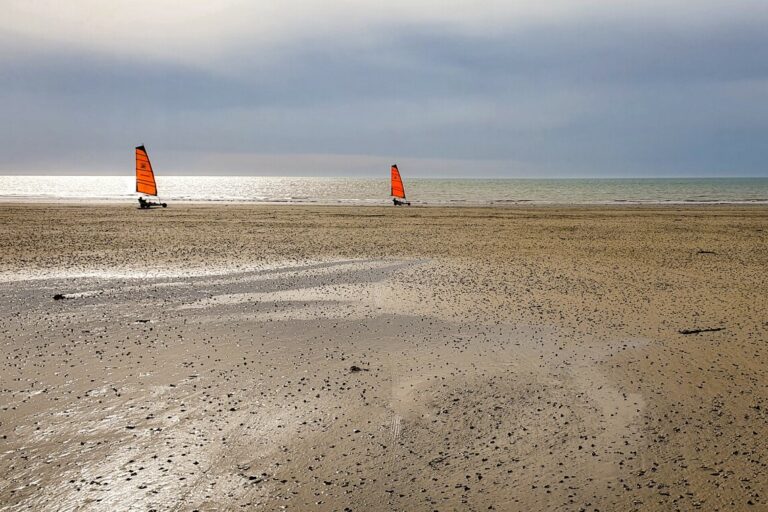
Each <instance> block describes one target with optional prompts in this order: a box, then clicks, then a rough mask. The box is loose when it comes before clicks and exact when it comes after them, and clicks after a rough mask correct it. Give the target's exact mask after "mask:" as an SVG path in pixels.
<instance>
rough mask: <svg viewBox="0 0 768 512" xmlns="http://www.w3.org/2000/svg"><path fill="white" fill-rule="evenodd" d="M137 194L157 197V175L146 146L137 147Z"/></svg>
mask: <svg viewBox="0 0 768 512" xmlns="http://www.w3.org/2000/svg"><path fill="white" fill-rule="evenodd" d="M136 192H138V193H140V194H147V195H150V196H156V195H157V184H156V183H155V173H154V172H152V164H151V163H150V162H149V156H148V155H147V150H146V149H144V146H137V147H136Z"/></svg>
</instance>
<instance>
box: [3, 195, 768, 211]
mask: <svg viewBox="0 0 768 512" xmlns="http://www.w3.org/2000/svg"><path fill="white" fill-rule="evenodd" d="M137 197H138V196H137ZM137 197H134V198H131V199H100V198H95V199H89V198H58V199H52V198H30V197H19V198H15V197H0V205H22V206H24V205H28V206H40V205H42V206H45V205H50V206H63V205H72V206H129V205H134V204H135V203H136V200H137ZM163 200H164V201H165V202H168V203H169V207H171V206H172V205H174V204H175V205H178V206H206V205H207V206H214V207H215V206H227V205H233V206H254V207H259V206H296V207H313V206H327V207H340V208H345V207H348V208H387V207H392V204H391V201H381V202H372V201H368V202H366V201H362V200H360V201H359V202H356V201H357V200H350V201H343V202H322V201H317V202H312V201H245V200H230V199H221V200H215V199H212V200H206V201H198V200H180V199H165V198H164V199H163ZM624 206H627V207H638V208H639V207H647V208H663V207H686V206H690V207H707V206H713V207H742V206H744V207H749V206H754V207H768V200H747V201H717V200H712V201H671V200H670V201H656V200H647V201H645V200H642V201H641V200H637V201H635V200H616V201H602V202H571V203H565V202H555V201H535V200H519V201H515V200H497V201H492V202H486V203H472V202H464V201H453V202H433V203H427V202H424V203H418V202H413V204H412V205H411V206H402V207H399V208H401V209H407V208H592V207H594V208H602V207H605V208H610V207H617V208H620V207H624Z"/></svg>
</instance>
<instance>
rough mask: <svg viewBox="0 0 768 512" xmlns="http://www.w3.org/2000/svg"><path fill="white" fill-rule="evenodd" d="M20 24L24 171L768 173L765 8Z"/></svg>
mask: <svg viewBox="0 0 768 512" xmlns="http://www.w3.org/2000/svg"><path fill="white" fill-rule="evenodd" d="M2 11H3V15H2V17H0V112H1V113H2V123H0V154H2V160H0V162H1V163H0V173H4V174H28V173H38V174H52V173H58V174H130V173H131V172H132V170H133V169H132V165H133V146H135V145H138V144H141V143H144V144H146V146H147V148H148V150H149V151H150V156H151V157H152V159H153V163H154V164H155V167H156V170H157V171H158V172H161V173H164V174H224V175H235V174H254V175H304V176H312V175H325V176H339V175H365V176H367V175H380V174H382V172H383V173H386V172H387V170H388V164H390V163H391V162H398V163H400V165H401V169H407V172H408V174H409V175H410V176H460V175H461V176H468V177H472V176H509V177H547V176H552V177H561V176H619V177H621V176H654V177H655V176H768V29H766V27H768V1H766V0H730V1H725V0H663V1H662V0H632V1H629V0H536V1H515V0H486V1H475V2H470V1H452V0H410V1H408V0H387V1H386V2H382V1H378V0H377V1H368V0H324V1H320V0H294V1H291V0H280V1H278V0H259V1H253V0H217V1H207V2H204V1H190V0H151V1H150V0H131V1H127V0H110V1H103V0H71V1H69V2H62V1H60V0H3V2H2ZM382 169H383V171H382Z"/></svg>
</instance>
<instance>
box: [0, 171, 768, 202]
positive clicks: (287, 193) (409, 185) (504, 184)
mask: <svg viewBox="0 0 768 512" xmlns="http://www.w3.org/2000/svg"><path fill="white" fill-rule="evenodd" d="M157 182H158V189H159V191H160V198H161V199H162V200H164V201H230V202H254V203H299V204H301V203H309V204H312V203H315V204H386V203H388V202H389V201H390V197H389V180H388V179H374V178H288V177H285V178H276V177H252V176H238V177H210V176H161V177H158V178H157ZM405 186H406V193H407V195H408V199H409V200H410V201H412V202H413V203H414V204H433V205H438V204H443V205H492V204H496V205H503V204H526V203H540V204H542V203H543V204H602V203H608V204H610V203H635V204H637V203H768V178H687V179H467V180H458V179H410V180H407V181H406V183H405ZM133 190H134V178H133V177H132V176H0V200H83V199H87V200H98V201H126V202H127V201H135V200H136V197H138V196H137V194H136V193H135V192H133Z"/></svg>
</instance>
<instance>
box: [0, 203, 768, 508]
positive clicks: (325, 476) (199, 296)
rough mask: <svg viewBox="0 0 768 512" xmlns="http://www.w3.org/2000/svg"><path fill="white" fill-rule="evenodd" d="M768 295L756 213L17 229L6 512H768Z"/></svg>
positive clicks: (454, 215)
mask: <svg viewBox="0 0 768 512" xmlns="http://www.w3.org/2000/svg"><path fill="white" fill-rule="evenodd" d="M766 269H768V209H766V208H764V207H736V206H711V207H706V208H703V207H664V208H661V207H629V206H627V207H569V208H566V207H537V208H503V209H502V208H453V209H448V208H415V207H412V208H402V209H395V208H391V207H390V208H375V207H371V208H356V207H320V206H318V207H293V206H292V207H274V206H238V205H212V206H207V205H205V206H203V205H197V206H193V205H187V206H180V205H171V207H170V208H168V209H166V210H153V211H140V210H138V209H135V208H134V207H132V206H107V205H101V206H78V205H54V204H49V205H45V204H36V205H32V204H29V205H24V204H6V205H4V208H3V209H2V211H0V293H2V296H3V301H2V304H1V305H0V307H1V308H2V310H1V311H0V333H1V337H0V343H2V355H3V358H2V367H1V368H0V370H1V371H0V390H2V395H1V397H2V398H1V399H0V442H2V446H3V449H2V450H0V510H21V509H34V510H153V509H154V510H221V509H232V510H234V509H238V510H241V509H246V510H250V509H256V510H280V509H287V510H308V509H314V510H339V511H342V510H355V511H359V510H425V511H427V510H441V511H444V510H530V511H539V510H541V511H545V510H569V511H570V510H590V511H592V510H764V509H766V508H768V504H767V502H768V476H766V475H768V467H767V466H768V442H766V439H768V412H766V409H767V408H768V386H767V385H766V383H768V378H767V377H768V364H767V363H768V348H767V346H766V343H767V342H768V299H767V298H766V297H768V277H766ZM57 295H61V297H59V298H58V300H55V299H54V296H57ZM701 329H720V330H712V331H704V332H700V333H693V334H681V331H691V330H701Z"/></svg>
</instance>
